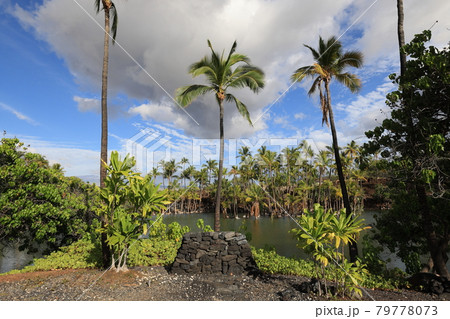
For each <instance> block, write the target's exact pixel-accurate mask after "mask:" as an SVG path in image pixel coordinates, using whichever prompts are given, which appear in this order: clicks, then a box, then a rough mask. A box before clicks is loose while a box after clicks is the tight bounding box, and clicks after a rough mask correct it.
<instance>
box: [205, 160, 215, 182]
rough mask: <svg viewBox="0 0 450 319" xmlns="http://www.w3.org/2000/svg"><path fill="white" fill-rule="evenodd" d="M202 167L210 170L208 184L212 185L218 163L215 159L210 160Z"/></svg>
mask: <svg viewBox="0 0 450 319" xmlns="http://www.w3.org/2000/svg"><path fill="white" fill-rule="evenodd" d="M202 167H204V168H206V169H207V170H208V182H209V183H210V184H212V182H211V179H212V176H213V172H214V171H215V170H216V169H217V161H216V160H213V159H209V160H207V161H206V163H205V164H203V165H202Z"/></svg>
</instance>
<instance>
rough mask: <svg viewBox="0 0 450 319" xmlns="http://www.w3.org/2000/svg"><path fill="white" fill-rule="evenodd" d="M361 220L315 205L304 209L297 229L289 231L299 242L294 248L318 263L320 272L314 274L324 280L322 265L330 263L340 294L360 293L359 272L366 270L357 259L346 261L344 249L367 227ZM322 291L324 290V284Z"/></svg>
mask: <svg viewBox="0 0 450 319" xmlns="http://www.w3.org/2000/svg"><path fill="white" fill-rule="evenodd" d="M363 221H364V220H362V219H354V218H353V217H352V216H351V215H347V214H345V210H341V211H339V212H332V211H331V210H329V211H325V210H324V209H323V207H321V206H320V205H319V204H316V205H315V206H314V211H312V212H309V211H306V210H305V212H304V214H303V215H302V216H301V217H300V218H299V219H298V225H299V228H295V229H293V230H292V233H294V234H295V236H296V238H297V240H298V242H299V243H298V247H299V248H301V249H303V250H304V251H305V252H307V253H309V254H310V255H311V256H312V257H313V260H314V261H315V262H316V265H317V264H318V266H320V271H316V276H317V277H319V278H323V279H326V274H325V269H326V267H327V266H329V265H330V264H334V266H335V273H334V278H333V279H334V281H335V285H336V288H337V290H338V292H341V293H342V294H343V295H344V294H345V293H346V292H347V293H351V292H356V293H358V294H361V290H360V289H359V288H358V285H359V284H360V282H361V278H362V277H361V275H362V273H364V272H366V270H365V269H364V266H363V265H361V264H360V262H359V261H356V262H355V263H351V262H348V261H347V260H346V259H345V258H344V253H345V250H344V248H345V247H346V246H347V247H348V245H349V244H350V243H352V242H356V239H357V237H358V234H359V233H360V232H361V231H362V230H364V229H367V228H369V227H365V226H364V225H363ZM317 268H318V267H317ZM325 283H326V280H325ZM325 290H326V291H325V292H326V293H328V292H327V285H326V284H325Z"/></svg>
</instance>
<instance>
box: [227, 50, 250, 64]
mask: <svg viewBox="0 0 450 319" xmlns="http://www.w3.org/2000/svg"><path fill="white" fill-rule="evenodd" d="M239 62H243V63H246V64H250V59H249V58H248V57H247V56H246V55H244V54H239V53H235V54H233V55H232V56H230V57H228V60H227V62H226V63H225V65H227V66H228V67H231V66H233V65H235V64H236V63H239Z"/></svg>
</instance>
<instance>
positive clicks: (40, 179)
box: [0, 138, 98, 252]
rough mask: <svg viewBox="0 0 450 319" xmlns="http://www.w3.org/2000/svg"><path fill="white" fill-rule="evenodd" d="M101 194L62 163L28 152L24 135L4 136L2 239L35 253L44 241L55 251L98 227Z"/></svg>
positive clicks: (0, 176) (0, 181)
mask: <svg viewBox="0 0 450 319" xmlns="http://www.w3.org/2000/svg"><path fill="white" fill-rule="evenodd" d="M96 198H97V190H96V189H95V188H94V187H93V186H92V185H88V184H85V183H83V182H82V181H81V180H80V179H78V178H76V177H65V176H64V174H63V171H62V168H61V166H60V165H58V164H55V165H50V164H49V162H48V161H47V160H46V159H45V158H44V157H43V156H42V155H40V154H36V153H31V152H27V148H26V147H24V144H23V143H22V142H20V141H19V139H17V138H11V139H8V138H3V139H2V140H1V144H0V240H2V241H7V242H13V241H14V242H17V241H18V243H19V245H20V248H21V249H25V248H26V249H28V251H30V252H31V251H33V250H35V249H36V248H37V246H38V245H41V244H42V243H45V244H46V245H47V248H48V250H50V251H51V250H54V249H55V248H57V247H59V246H62V245H67V244H70V243H71V242H73V241H75V240H78V239H80V238H81V237H82V235H83V234H85V233H87V232H90V231H93V227H92V222H93V220H95V218H96V216H95V213H94V212H95V210H96V206H97V205H98V200H96ZM94 224H95V223H94ZM94 227H95V226H94Z"/></svg>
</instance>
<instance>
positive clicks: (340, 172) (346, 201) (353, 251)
mask: <svg viewBox="0 0 450 319" xmlns="http://www.w3.org/2000/svg"><path fill="white" fill-rule="evenodd" d="M325 88H326V95H327V96H326V100H327V101H326V103H327V105H328V116H329V118H330V128H331V135H332V137H333V151H334V157H335V159H336V170H337V172H338V177H339V184H340V185H341V192H342V199H343V201H344V207H345V213H346V214H347V216H348V215H352V208H351V206H350V200H349V197H348V192H347V186H346V184H345V178H344V172H343V170H342V163H341V156H340V154H339V145H338V140H337V134H336V127H335V125H334V114H333V109H332V107H331V95H330V86H329V81H325ZM349 252H350V261H351V262H355V261H356V257H357V256H358V248H357V245H356V243H350V244H349Z"/></svg>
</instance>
